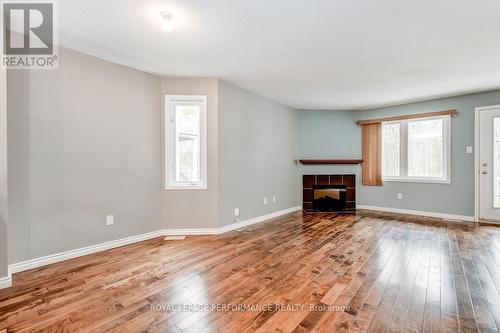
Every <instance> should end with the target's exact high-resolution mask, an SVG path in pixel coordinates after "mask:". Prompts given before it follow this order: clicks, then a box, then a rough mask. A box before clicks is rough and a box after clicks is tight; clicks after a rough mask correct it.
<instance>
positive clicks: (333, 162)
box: [299, 159, 363, 165]
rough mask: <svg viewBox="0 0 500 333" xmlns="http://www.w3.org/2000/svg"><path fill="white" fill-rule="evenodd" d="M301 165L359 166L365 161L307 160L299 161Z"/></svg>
mask: <svg viewBox="0 0 500 333" xmlns="http://www.w3.org/2000/svg"><path fill="white" fill-rule="evenodd" d="M299 162H300V163H301V164H304V165H311V164H359V163H361V162H363V160H359V159H350V160H349V159H336V160H333V159H331V160H329V159H305V160H299Z"/></svg>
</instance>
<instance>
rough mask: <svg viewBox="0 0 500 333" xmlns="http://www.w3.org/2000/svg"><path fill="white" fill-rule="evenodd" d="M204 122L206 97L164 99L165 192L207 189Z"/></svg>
mask: <svg viewBox="0 0 500 333" xmlns="http://www.w3.org/2000/svg"><path fill="white" fill-rule="evenodd" d="M206 119H207V97H206V96H191V95H186V96H184V95H182V96H179V95H166V96H165V189H167V190H169V189H206V188H207V139H206V132H207V129H206V127H207V126H206V121H207V120H206Z"/></svg>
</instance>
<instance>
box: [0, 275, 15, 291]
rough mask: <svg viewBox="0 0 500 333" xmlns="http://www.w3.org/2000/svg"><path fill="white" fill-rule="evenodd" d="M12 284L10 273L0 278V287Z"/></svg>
mask: <svg viewBox="0 0 500 333" xmlns="http://www.w3.org/2000/svg"><path fill="white" fill-rule="evenodd" d="M11 285H12V275H9V276H5V277H1V278H0V289H2V288H8V287H10V286H11Z"/></svg>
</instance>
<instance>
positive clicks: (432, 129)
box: [382, 115, 450, 183]
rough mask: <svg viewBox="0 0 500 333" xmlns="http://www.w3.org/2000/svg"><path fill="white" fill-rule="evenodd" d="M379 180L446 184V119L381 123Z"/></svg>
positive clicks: (433, 118) (444, 117) (447, 157)
mask: <svg viewBox="0 0 500 333" xmlns="http://www.w3.org/2000/svg"><path fill="white" fill-rule="evenodd" d="M382 179H383V180H384V181H400V182H421V183H450V116H449V115H446V116H438V117H429V118H415V119H405V120H398V121H391V122H384V123H382Z"/></svg>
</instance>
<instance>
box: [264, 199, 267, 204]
mask: <svg viewBox="0 0 500 333" xmlns="http://www.w3.org/2000/svg"><path fill="white" fill-rule="evenodd" d="M264 205H267V197H265V198H264Z"/></svg>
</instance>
